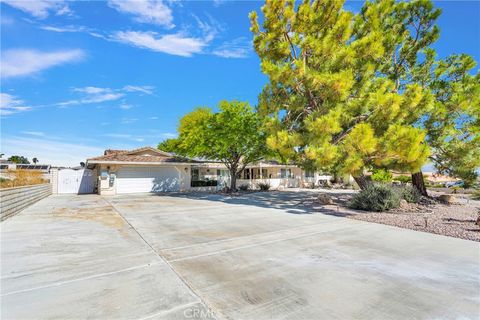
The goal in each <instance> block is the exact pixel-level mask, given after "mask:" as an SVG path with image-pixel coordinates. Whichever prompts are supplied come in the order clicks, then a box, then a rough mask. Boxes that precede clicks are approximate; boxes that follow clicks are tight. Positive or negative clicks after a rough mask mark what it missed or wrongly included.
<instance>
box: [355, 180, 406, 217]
mask: <svg viewBox="0 0 480 320" xmlns="http://www.w3.org/2000/svg"><path fill="white" fill-rule="evenodd" d="M399 206H400V197H399V195H398V193H397V192H395V190H394V189H393V187H391V186H389V185H386V184H372V185H371V186H368V187H367V188H366V189H364V190H362V191H360V192H359V193H357V194H356V195H355V196H353V198H352V200H351V201H350V203H349V207H350V208H352V209H360V210H367V211H386V210H390V209H393V208H398V207H399Z"/></svg>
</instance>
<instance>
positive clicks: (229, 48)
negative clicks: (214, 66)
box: [212, 37, 252, 58]
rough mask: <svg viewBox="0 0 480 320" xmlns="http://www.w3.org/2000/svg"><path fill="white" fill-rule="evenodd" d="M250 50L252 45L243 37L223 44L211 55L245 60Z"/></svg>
mask: <svg viewBox="0 0 480 320" xmlns="http://www.w3.org/2000/svg"><path fill="white" fill-rule="evenodd" d="M251 50H252V43H251V41H250V40H248V39H247V38H245V37H240V38H237V39H234V40H232V41H227V42H224V43H223V44H222V45H220V46H219V47H217V48H216V49H215V50H214V51H213V52H212V53H213V54H214V55H216V56H219V57H222V58H246V57H247V56H248V55H249V53H250V51H251Z"/></svg>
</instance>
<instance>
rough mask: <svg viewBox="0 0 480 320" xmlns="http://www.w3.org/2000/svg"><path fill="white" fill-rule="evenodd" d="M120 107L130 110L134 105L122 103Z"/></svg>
mask: <svg viewBox="0 0 480 320" xmlns="http://www.w3.org/2000/svg"><path fill="white" fill-rule="evenodd" d="M119 108H120V109H123V110H128V109H132V108H133V106H132V105H131V104H121V105H120V107H119Z"/></svg>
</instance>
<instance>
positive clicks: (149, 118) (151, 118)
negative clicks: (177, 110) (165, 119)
mask: <svg viewBox="0 0 480 320" xmlns="http://www.w3.org/2000/svg"><path fill="white" fill-rule="evenodd" d="M157 119H158V117H148V120H157Z"/></svg>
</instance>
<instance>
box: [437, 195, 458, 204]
mask: <svg viewBox="0 0 480 320" xmlns="http://www.w3.org/2000/svg"><path fill="white" fill-rule="evenodd" d="M438 200H440V201H441V202H443V203H446V204H452V203H455V202H456V199H455V197H454V196H452V195H451V194H442V195H441V196H440V197H438Z"/></svg>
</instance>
